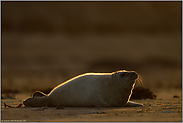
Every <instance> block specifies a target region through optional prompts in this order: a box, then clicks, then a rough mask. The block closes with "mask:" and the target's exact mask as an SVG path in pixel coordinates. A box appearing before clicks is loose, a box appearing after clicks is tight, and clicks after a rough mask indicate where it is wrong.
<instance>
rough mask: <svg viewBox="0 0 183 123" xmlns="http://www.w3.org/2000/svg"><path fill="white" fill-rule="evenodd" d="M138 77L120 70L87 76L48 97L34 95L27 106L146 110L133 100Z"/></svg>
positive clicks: (78, 78) (73, 81) (45, 95)
mask: <svg viewBox="0 0 183 123" xmlns="http://www.w3.org/2000/svg"><path fill="white" fill-rule="evenodd" d="M137 79H138V74H137V73H136V72H135V71H126V70H120V71H116V72H112V73H85V74H81V75H79V76H76V77H74V78H72V79H70V80H68V81H66V82H64V83H61V84H60V85H58V86H57V87H55V88H54V89H53V90H52V91H51V92H50V93H49V94H48V95H47V94H44V93H43V92H39V91H37V92H35V93H34V94H33V97H31V98H28V99H26V100H25V101H23V104H24V105H25V106H32V107H41V106H48V107H56V106H58V105H62V106H70V107H73V106H74V107H116V106H118V107H123V106H143V104H139V103H135V102H131V101H129V100H130V97H131V94H132V90H133V88H134V86H135V83H136V80H137Z"/></svg>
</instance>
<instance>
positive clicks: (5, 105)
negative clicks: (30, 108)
mask: <svg viewBox="0 0 183 123" xmlns="http://www.w3.org/2000/svg"><path fill="white" fill-rule="evenodd" d="M4 107H5V108H6V107H9V108H20V107H22V103H20V104H19V105H18V106H16V107H14V106H10V105H7V104H6V103H4Z"/></svg>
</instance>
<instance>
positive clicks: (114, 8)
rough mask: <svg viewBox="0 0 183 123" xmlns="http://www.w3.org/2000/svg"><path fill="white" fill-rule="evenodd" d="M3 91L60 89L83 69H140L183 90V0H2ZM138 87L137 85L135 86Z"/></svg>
mask: <svg viewBox="0 0 183 123" xmlns="http://www.w3.org/2000/svg"><path fill="white" fill-rule="evenodd" d="M1 8H2V9H1V25H2V32H1V36H2V37H1V61H2V65H1V66H2V69H1V72H2V74H1V75H2V78H1V80H2V81H1V90H2V92H10V91H13V92H29V91H34V90H45V89H50V88H53V87H55V86H56V85H58V84H59V83H61V82H64V81H65V80H67V79H69V78H72V77H73V76H76V75H79V74H81V73H85V72H113V71H117V70H120V69H127V70H135V71H136V72H137V73H138V74H139V75H141V76H142V78H143V83H144V84H143V86H144V87H148V88H151V89H154V90H159V89H181V87H182V82H181V80H182V77H181V76H182V74H181V63H182V62H181V60H182V54H181V53H182V50H181V48H182V42H181V41H182V37H181V35H182V32H181V27H182V26H181V23H182V20H181V18H182V13H181V8H182V2H1ZM137 85H138V84H137Z"/></svg>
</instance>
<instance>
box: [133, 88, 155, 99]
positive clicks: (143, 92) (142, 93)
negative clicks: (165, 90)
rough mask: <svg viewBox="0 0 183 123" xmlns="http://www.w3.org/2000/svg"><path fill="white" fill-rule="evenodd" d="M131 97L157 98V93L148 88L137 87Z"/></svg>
mask: <svg viewBox="0 0 183 123" xmlns="http://www.w3.org/2000/svg"><path fill="white" fill-rule="evenodd" d="M131 99H132V100H133V99H134V100H135V99H156V94H154V93H153V92H152V91H151V90H149V89H147V88H143V87H137V88H134V89H133V93H132V96H131Z"/></svg>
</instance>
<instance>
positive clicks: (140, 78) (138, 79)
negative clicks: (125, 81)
mask: <svg viewBox="0 0 183 123" xmlns="http://www.w3.org/2000/svg"><path fill="white" fill-rule="evenodd" d="M142 80H143V79H142V77H141V76H140V75H139V76H138V78H137V79H136V82H137V83H140V84H141V86H142V85H143V81H142Z"/></svg>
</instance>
